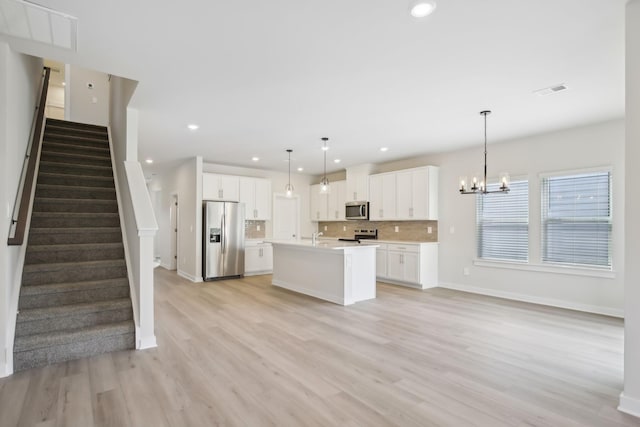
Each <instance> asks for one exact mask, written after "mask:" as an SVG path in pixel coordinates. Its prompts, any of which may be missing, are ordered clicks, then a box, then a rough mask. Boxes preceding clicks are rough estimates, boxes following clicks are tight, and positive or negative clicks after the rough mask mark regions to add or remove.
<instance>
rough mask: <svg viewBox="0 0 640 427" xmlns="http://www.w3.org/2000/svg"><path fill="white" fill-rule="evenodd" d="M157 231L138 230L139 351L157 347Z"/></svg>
mask: <svg viewBox="0 0 640 427" xmlns="http://www.w3.org/2000/svg"><path fill="white" fill-rule="evenodd" d="M155 234H156V231H155V230H153V231H143V230H138V237H139V239H140V272H139V275H140V276H139V277H138V280H139V282H138V283H140V300H139V301H140V312H139V315H140V330H139V331H138V340H139V342H138V346H137V347H138V349H140V350H142V349H145V348H151V347H156V346H157V343H156V336H155V330H154V312H153V304H154V298H153V287H154V284H153V240H154V236H155Z"/></svg>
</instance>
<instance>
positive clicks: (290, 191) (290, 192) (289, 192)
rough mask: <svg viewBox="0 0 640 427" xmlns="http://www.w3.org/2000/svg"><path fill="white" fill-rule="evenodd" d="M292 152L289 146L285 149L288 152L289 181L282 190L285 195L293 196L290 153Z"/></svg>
mask: <svg viewBox="0 0 640 427" xmlns="http://www.w3.org/2000/svg"><path fill="white" fill-rule="evenodd" d="M292 152H293V150H292V149H290V148H289V149H287V153H288V154H289V183H288V184H287V185H285V186H284V191H285V193H286V195H287V197H291V196H293V185H291V153H292Z"/></svg>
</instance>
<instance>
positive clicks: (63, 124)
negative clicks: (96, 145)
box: [46, 118, 107, 133]
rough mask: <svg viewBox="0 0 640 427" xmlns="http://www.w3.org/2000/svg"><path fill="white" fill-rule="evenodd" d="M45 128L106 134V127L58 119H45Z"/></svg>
mask: <svg viewBox="0 0 640 427" xmlns="http://www.w3.org/2000/svg"><path fill="white" fill-rule="evenodd" d="M46 125H47V127H49V126H56V127H59V128H63V129H74V130H87V131H93V132H105V133H106V132H107V127H106V126H101V125H93V124H90V123H80V122H72V121H69V120H59V119H50V118H47V122H46Z"/></svg>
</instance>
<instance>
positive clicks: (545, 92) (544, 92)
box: [533, 83, 569, 96]
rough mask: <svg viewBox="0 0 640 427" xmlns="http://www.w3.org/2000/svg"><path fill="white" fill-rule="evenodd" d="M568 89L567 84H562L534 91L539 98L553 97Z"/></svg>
mask: <svg viewBox="0 0 640 427" xmlns="http://www.w3.org/2000/svg"><path fill="white" fill-rule="evenodd" d="M567 89H569V88H568V87H567V85H566V84H564V83H560V84H557V85H554V86H549V87H545V88H542V89H538V90H534V91H533V93H535V94H536V95H538V96H545V95H551V94H552V93H557V92H562V91H563V90H567Z"/></svg>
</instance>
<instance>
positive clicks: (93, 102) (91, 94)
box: [67, 65, 110, 126]
mask: <svg viewBox="0 0 640 427" xmlns="http://www.w3.org/2000/svg"><path fill="white" fill-rule="evenodd" d="M67 73H68V76H67V80H68V81H69V85H68V89H67V93H68V96H69V102H68V104H67V106H68V109H69V111H68V115H67V117H69V120H71V121H72V122H80V123H91V124H94V125H101V126H106V125H107V124H108V123H109V92H110V90H109V75H107V74H105V73H101V72H98V71H93V70H87V69H85V68H82V67H78V66H75V65H71V66H70V67H69V68H68V71H67Z"/></svg>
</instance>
